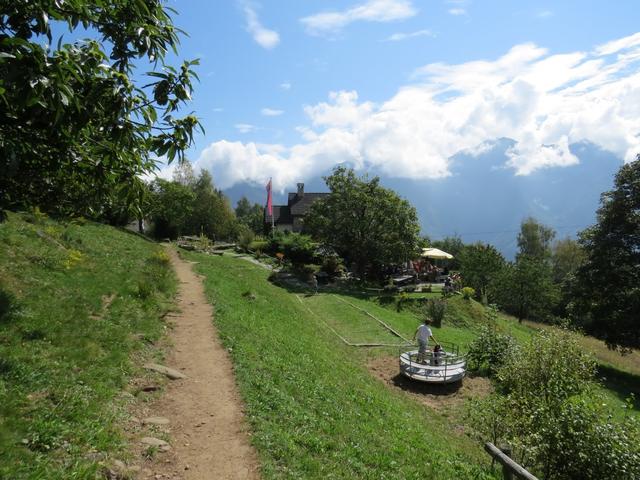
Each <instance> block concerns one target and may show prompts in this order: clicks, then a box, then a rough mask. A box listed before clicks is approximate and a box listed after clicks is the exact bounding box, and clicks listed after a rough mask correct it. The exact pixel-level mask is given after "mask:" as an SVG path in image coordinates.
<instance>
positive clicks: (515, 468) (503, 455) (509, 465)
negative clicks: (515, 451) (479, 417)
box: [484, 442, 538, 480]
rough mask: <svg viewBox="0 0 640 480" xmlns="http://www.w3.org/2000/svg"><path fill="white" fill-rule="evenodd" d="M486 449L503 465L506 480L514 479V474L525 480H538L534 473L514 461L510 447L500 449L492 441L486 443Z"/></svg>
mask: <svg viewBox="0 0 640 480" xmlns="http://www.w3.org/2000/svg"><path fill="white" fill-rule="evenodd" d="M484 449H485V450H486V451H487V453H488V454H489V455H491V456H492V457H493V458H494V459H495V460H496V461H497V462H498V463H500V465H502V475H503V476H504V478H505V480H513V478H514V476H515V477H517V478H523V479H524V480H538V479H537V478H536V477H535V476H534V475H532V474H531V473H529V472H528V471H527V470H526V469H524V468H523V467H521V466H520V465H518V464H517V463H516V462H514V461H513V459H512V458H511V457H510V456H509V455H511V450H510V449H508V448H503V449H502V450H500V449H499V448H498V447H496V446H495V445H494V444H493V443H491V442H487V443H485V444H484Z"/></svg>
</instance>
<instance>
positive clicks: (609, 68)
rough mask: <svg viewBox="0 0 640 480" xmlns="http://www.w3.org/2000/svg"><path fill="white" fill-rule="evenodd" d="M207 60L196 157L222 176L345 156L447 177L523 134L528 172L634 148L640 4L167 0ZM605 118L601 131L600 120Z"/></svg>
mask: <svg viewBox="0 0 640 480" xmlns="http://www.w3.org/2000/svg"><path fill="white" fill-rule="evenodd" d="M172 6H174V7H175V8H176V9H177V10H178V12H179V15H178V16H177V17H176V18H175V22H176V24H177V25H178V26H179V27H180V28H182V29H183V30H185V31H186V32H187V33H188V34H189V37H187V38H183V40H182V48H181V52H180V55H181V57H184V58H193V57H200V59H201V66H200V67H199V70H198V72H199V74H200V77H201V82H200V83H199V84H198V85H197V87H196V93H195V97H194V103H193V109H194V110H195V112H196V114H197V115H198V116H199V117H200V119H201V121H202V123H203V125H204V127H205V129H206V134H205V135H200V136H199V137H198V138H197V143H196V145H195V146H194V148H192V150H191V152H190V153H189V158H190V159H191V160H192V161H193V162H194V164H195V165H196V166H197V167H199V168H206V169H209V170H211V171H212V172H213V175H214V179H215V181H216V182H217V183H218V185H219V186H221V187H223V188H228V187H231V186H233V185H234V184H237V183H242V182H249V183H254V184H261V183H262V182H264V180H265V179H266V178H268V177H274V183H275V185H276V187H277V188H280V189H283V188H286V187H291V186H292V185H293V184H295V182H296V181H299V180H308V179H310V178H314V177H317V176H318V175H320V174H321V173H322V172H325V171H327V170H328V169H330V168H331V167H332V166H334V165H336V164H338V163H341V162H347V163H348V164H350V165H353V166H356V167H357V168H359V169H361V170H372V171H376V172H381V173H382V174H384V175H387V176H391V177H399V178H418V179H433V178H443V177H446V176H447V175H449V173H450V170H449V159H450V157H451V156H453V155H454V154H456V153H458V152H460V151H464V152H467V153H469V152H470V153H474V152H483V151H486V149H487V148H490V147H491V145H492V142H493V141H495V140H496V139H498V138H502V137H508V138H512V139H513V140H515V141H516V145H515V146H514V147H513V148H512V149H511V150H510V152H509V156H508V158H509V160H508V166H509V167H510V168H512V169H513V171H514V174H520V175H527V174H529V173H531V172H533V171H535V170H537V169H540V168H551V167H558V166H567V165H571V164H574V163H576V162H577V161H578V159H577V158H575V157H574V156H573V154H572V153H571V152H570V150H569V148H568V146H569V145H570V144H573V143H576V142H579V141H582V140H589V141H591V142H593V143H595V144H596V145H598V146H599V147H601V148H603V149H605V150H609V151H611V152H613V153H614V154H616V155H618V156H619V157H620V158H626V159H627V160H628V159H630V158H631V156H632V155H633V152H636V151H640V140H639V138H638V133H639V132H640V123H639V121H638V119H640V76H639V75H638V65H639V64H640V62H639V59H640V34H637V32H638V31H639V30H640V13H639V12H640V9H638V7H637V1H624V0H619V1H616V2H605V1H584V0H583V1H554V2H540V1H517V2H514V1H506V0H503V1H497V0H496V1H480V0H455V1H454V0H342V1H335V0H333V1H331V0H322V1H320V0H313V1H312V0H306V1H300V0H272V1H269V0H260V1H257V0H256V1H248V0H235V1H234V0H229V1H222V0H220V1H218V0H216V1H206V0H190V1H188V2H177V1H176V2H173V3H172ZM605 127H606V128H605Z"/></svg>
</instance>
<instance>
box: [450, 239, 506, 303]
mask: <svg viewBox="0 0 640 480" xmlns="http://www.w3.org/2000/svg"><path fill="white" fill-rule="evenodd" d="M504 265H505V260H504V257H503V256H502V254H501V253H500V252H498V250H496V248H495V247H493V246H492V245H489V244H483V243H480V242H478V243H474V244H473V245H467V246H466V247H465V248H464V249H463V250H462V253H461V254H460V270H461V273H462V279H463V281H464V284H465V285H469V286H471V287H473V288H474V289H475V291H476V292H477V294H478V295H479V296H480V298H481V299H483V301H485V303H486V300H487V296H488V292H489V286H490V285H491V282H493V281H495V279H496V277H497V276H498V274H499V273H500V271H501V270H502V269H503V268H504Z"/></svg>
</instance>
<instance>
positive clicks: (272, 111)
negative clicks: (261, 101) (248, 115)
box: [260, 108, 284, 117]
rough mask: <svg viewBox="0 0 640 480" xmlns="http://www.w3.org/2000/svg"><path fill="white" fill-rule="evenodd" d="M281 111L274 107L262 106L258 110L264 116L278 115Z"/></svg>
mask: <svg viewBox="0 0 640 480" xmlns="http://www.w3.org/2000/svg"><path fill="white" fill-rule="evenodd" d="M283 113H284V111H283V110H277V109H275V108H263V109H262V110H260V114H261V115H264V116H265V117H277V116H279V115H282V114H283Z"/></svg>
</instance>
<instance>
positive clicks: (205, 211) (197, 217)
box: [189, 170, 236, 239]
mask: <svg viewBox="0 0 640 480" xmlns="http://www.w3.org/2000/svg"><path fill="white" fill-rule="evenodd" d="M193 193H194V203H193V209H192V211H193V213H192V215H191V218H190V220H189V233H191V234H193V235H200V234H203V235H206V236H207V237H209V238H211V239H223V238H224V239H228V238H230V237H231V236H233V235H234V228H235V224H236V219H235V214H234V213H233V210H232V209H231V206H230V205H229V200H227V198H226V197H225V196H224V194H223V193H222V192H221V191H219V190H216V188H215V187H214V186H213V181H212V179H211V174H210V173H209V172H207V171H206V170H203V171H202V172H200V175H199V176H198V179H197V180H196V182H195V184H194V185H193Z"/></svg>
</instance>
